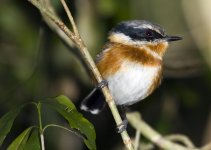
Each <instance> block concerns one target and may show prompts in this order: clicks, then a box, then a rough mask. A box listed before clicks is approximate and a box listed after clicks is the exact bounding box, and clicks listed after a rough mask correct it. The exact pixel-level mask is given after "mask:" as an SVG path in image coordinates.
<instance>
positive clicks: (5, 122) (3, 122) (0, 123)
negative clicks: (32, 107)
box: [0, 105, 24, 146]
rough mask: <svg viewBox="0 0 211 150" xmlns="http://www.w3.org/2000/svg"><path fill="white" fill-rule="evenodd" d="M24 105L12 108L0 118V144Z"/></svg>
mask: <svg viewBox="0 0 211 150" xmlns="http://www.w3.org/2000/svg"><path fill="white" fill-rule="evenodd" d="M23 107H24V105H22V106H20V107H18V108H16V109H13V110H11V111H9V112H8V113H6V114H5V115H4V116H3V117H1V119H0V146H1V145H2V143H3V142H4V139H5V138H6V136H7V134H8V133H9V132H10V130H11V128H12V125H13V122H14V120H15V118H16V117H17V115H18V114H19V112H20V110H21V109H22V108H23Z"/></svg>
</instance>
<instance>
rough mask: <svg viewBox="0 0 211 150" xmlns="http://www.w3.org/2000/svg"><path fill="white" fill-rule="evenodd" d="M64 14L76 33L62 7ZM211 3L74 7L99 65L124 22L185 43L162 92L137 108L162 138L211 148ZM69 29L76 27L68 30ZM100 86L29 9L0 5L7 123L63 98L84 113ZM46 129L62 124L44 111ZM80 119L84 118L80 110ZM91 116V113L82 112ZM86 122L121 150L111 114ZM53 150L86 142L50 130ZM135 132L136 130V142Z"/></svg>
mask: <svg viewBox="0 0 211 150" xmlns="http://www.w3.org/2000/svg"><path fill="white" fill-rule="evenodd" d="M52 2H53V4H54V7H55V9H56V11H57V13H58V14H59V15H60V16H61V17H62V19H63V20H64V21H65V22H66V23H67V24H68V25H69V22H68V19H67V17H66V15H65V12H64V10H63V8H62V6H61V4H60V2H59V0H52ZM209 3H210V2H205V1H196V0H177V1H169V0H157V1H148V0H140V1H136V0H92V1H87V0H75V1H68V6H69V7H70V9H71V10H72V12H73V15H74V17H75V20H76V23H77V26H78V28H79V31H80V33H81V35H82V37H83V39H84V41H85V43H86V45H87V46H88V48H89V51H90V53H91V54H92V56H93V58H94V57H95V55H96V54H97V53H98V52H100V50H101V47H102V45H103V43H104V42H105V41H106V36H107V33H108V31H109V30H110V29H111V28H112V27H113V26H115V25H116V24H117V23H118V22H120V21H123V20H131V19H146V20H150V21H152V22H156V23H158V24H160V25H162V26H163V27H164V28H165V29H166V31H167V32H168V33H169V34H172V35H179V36H182V37H183V40H182V41H179V42H174V43H172V44H171V45H170V48H169V49H168V52H167V54H166V56H165V58H164V61H165V73H164V78H163V82H162V85H161V86H160V87H159V89H157V90H156V91H155V92H154V93H153V94H152V95H151V96H150V97H148V98H147V99H146V100H144V101H142V102H139V103H137V104H136V105H134V106H132V107H130V110H136V111H140V112H141V113H142V117H143V119H144V120H146V121H147V122H148V123H149V124H150V125H151V126H152V127H153V128H155V129H156V130H157V131H159V132H160V133H161V134H164V135H167V134H175V133H181V134H186V135H187V136H188V137H190V139H191V140H192V141H193V142H194V143H195V144H196V146H202V145H204V144H206V143H207V142H208V141H210V140H211V111H210V108H211V105H210V104H211V100H210V99H211V72H210V67H211V42H210V39H211V13H210V10H209V8H208V6H210V4H209ZM69 26H70V25H69ZM93 87H94V84H93V83H92V81H91V79H90V78H89V76H88V75H87V73H86V71H85V69H84V68H83V66H82V65H81V63H80V60H78V58H77V57H75V55H74V54H73V53H71V52H70V51H69V50H68V49H67V48H66V47H65V46H64V44H63V43H62V42H61V40H60V39H59V38H58V37H57V36H56V34H55V33H53V32H52V31H51V30H50V29H49V28H48V27H47V26H46V25H45V23H44V22H43V21H42V18H41V16H40V14H39V12H38V11H37V10H36V9H35V8H34V7H33V6H32V5H31V4H30V3H29V2H28V1H27V0H25V1H12V0H1V1H0V115H1V116H2V115H3V114H4V113H6V112H7V111H9V110H11V109H13V108H15V107H17V106H18V105H21V104H23V103H26V102H30V101H38V100H44V99H46V98H47V97H53V96H57V95H60V94H64V95H66V96H68V97H69V98H70V99H71V100H72V101H73V102H74V103H75V104H76V106H77V107H78V106H79V104H80V102H81V101H82V99H83V98H84V97H85V96H86V95H87V94H88V93H89V92H90V91H91V90H92V88H93ZM43 109H44V111H43V112H44V113H43V120H44V124H48V123H55V122H57V123H60V124H65V123H64V122H63V120H62V119H61V118H60V117H59V116H58V115H57V114H56V113H55V112H53V111H51V110H49V109H48V108H47V107H44V108H43ZM79 111H80V110H79ZM82 113H84V112H82ZM84 115H85V116H86V117H87V118H88V119H89V120H90V121H91V122H92V123H93V124H94V125H95V128H96V132H97V147H98V149H99V150H108V149H121V146H122V143H121V137H120V136H119V135H118V134H117V133H116V131H115V124H114V120H113V118H112V116H111V113H110V111H109V110H108V108H106V109H105V111H103V112H102V113H101V114H100V115H99V116H93V115H90V114H87V113H84ZM36 123H37V114H36V110H35V109H34V108H33V107H27V108H25V109H24V111H23V112H22V113H21V114H20V115H19V117H18V118H17V119H16V121H15V123H14V126H13V128H12V132H11V134H9V136H8V137H7V138H6V141H5V144H4V146H3V149H4V148H5V147H7V145H8V144H9V143H10V142H11V140H13V139H14V137H15V136H17V135H18V134H20V133H21V131H23V130H24V129H25V128H26V127H28V126H29V125H33V124H36ZM46 133H47V134H46V135H45V142H46V149H51V150H54V149H55V150H57V149H59V150H70V149H73V150H81V149H85V146H84V145H83V143H82V141H81V140H80V139H79V138H78V137H76V136H75V135H74V134H72V135H70V134H69V133H66V132H65V131H61V130H58V129H48V132H46ZM134 133H135V131H134V130H133V129H132V128H131V127H130V126H129V134H130V135H131V137H134Z"/></svg>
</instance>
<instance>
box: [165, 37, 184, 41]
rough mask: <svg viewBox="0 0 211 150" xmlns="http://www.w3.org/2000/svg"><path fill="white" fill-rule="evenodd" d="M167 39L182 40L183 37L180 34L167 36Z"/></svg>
mask: <svg viewBox="0 0 211 150" xmlns="http://www.w3.org/2000/svg"><path fill="white" fill-rule="evenodd" d="M165 39H166V41H168V42H171V41H178V40H182V38H181V37H179V36H166V37H165Z"/></svg>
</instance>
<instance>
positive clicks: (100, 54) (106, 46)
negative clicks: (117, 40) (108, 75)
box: [95, 43, 110, 64]
mask: <svg viewBox="0 0 211 150" xmlns="http://www.w3.org/2000/svg"><path fill="white" fill-rule="evenodd" d="M109 47H110V43H106V44H105V45H104V46H103V48H102V51H101V52H100V53H98V54H97V56H96V58H95V63H96V64H97V63H99V62H100V60H101V59H102V58H103V54H104V53H105V52H106V51H107V50H108V49H109Z"/></svg>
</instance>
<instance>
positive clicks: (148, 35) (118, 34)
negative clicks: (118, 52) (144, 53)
mask: <svg viewBox="0 0 211 150" xmlns="http://www.w3.org/2000/svg"><path fill="white" fill-rule="evenodd" d="M108 38H109V41H110V42H113V43H121V44H124V45H128V46H136V47H140V48H145V49H148V50H150V51H152V52H153V53H154V52H155V53H156V54H158V55H159V56H160V57H162V56H163V54H164V52H165V51H166V49H167V47H168V43H169V42H172V41H177V40H181V39H182V38H181V37H178V36H169V35H167V34H166V32H165V30H164V29H163V28H162V27H161V26H159V25H157V24H154V23H151V22H149V21H146V20H132V21H124V22H121V23H119V24H118V25H117V26H116V27H114V28H113V29H112V30H111V31H110V32H109V37H108Z"/></svg>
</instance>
